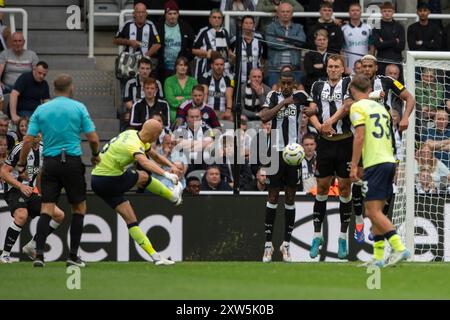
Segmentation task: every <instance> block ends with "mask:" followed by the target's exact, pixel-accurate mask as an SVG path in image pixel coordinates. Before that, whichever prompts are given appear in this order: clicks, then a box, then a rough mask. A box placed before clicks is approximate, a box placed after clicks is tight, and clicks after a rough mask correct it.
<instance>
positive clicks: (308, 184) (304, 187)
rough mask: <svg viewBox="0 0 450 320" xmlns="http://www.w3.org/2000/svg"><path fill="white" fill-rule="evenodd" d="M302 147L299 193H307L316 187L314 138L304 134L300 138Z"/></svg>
mask: <svg viewBox="0 0 450 320" xmlns="http://www.w3.org/2000/svg"><path fill="white" fill-rule="evenodd" d="M302 146H303V149H304V150H305V158H304V159H303V161H302V171H301V172H302V175H301V184H300V188H299V189H300V191H304V192H309V191H310V190H311V189H312V188H314V187H317V181H316V177H315V176H314V173H315V172H316V149H317V143H316V137H315V136H314V135H313V134H311V133H308V134H305V135H304V136H303V137H302Z"/></svg>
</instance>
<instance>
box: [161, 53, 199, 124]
mask: <svg viewBox="0 0 450 320" xmlns="http://www.w3.org/2000/svg"><path fill="white" fill-rule="evenodd" d="M188 70H189V61H188V60H187V58H185V57H179V58H178V59H177V61H176V62H175V71H176V72H175V74H174V75H173V76H170V77H168V78H167V79H166V81H165V82H164V92H165V93H166V99H167V102H168V103H169V106H170V123H175V118H176V114H177V108H178V107H179V105H180V104H182V103H183V102H184V101H186V100H188V99H190V98H191V95H192V88H193V87H194V86H195V85H197V80H195V79H194V78H193V77H191V76H189V74H188Z"/></svg>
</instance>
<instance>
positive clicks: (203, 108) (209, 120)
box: [174, 84, 221, 129]
mask: <svg viewBox="0 0 450 320" xmlns="http://www.w3.org/2000/svg"><path fill="white" fill-rule="evenodd" d="M204 97H205V91H204V88H203V86H202V85H201V84H198V85H196V86H194V88H192V99H191V100H187V101H185V102H183V103H182V104H181V105H180V106H179V108H178V109H177V118H176V122H175V126H174V128H175V129H176V128H178V127H179V126H181V125H182V124H183V123H185V121H186V116H187V113H188V110H189V109H191V108H198V109H200V112H201V119H202V120H203V122H204V123H205V124H207V125H208V126H209V127H211V128H213V129H215V128H219V129H220V128H221V126H220V122H219V119H217V115H216V112H215V111H214V109H213V108H211V107H210V106H208V105H206V104H205V98H204Z"/></svg>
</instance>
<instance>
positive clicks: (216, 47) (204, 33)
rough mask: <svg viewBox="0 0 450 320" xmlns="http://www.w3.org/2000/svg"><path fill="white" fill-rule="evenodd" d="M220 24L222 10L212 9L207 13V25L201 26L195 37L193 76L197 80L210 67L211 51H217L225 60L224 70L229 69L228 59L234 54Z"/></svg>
mask: <svg viewBox="0 0 450 320" xmlns="http://www.w3.org/2000/svg"><path fill="white" fill-rule="evenodd" d="M222 25H223V13H222V11H220V10H217V9H213V10H211V13H210V15H209V26H207V27H204V28H202V29H201V30H200V32H199V33H198V34H197V36H196V37H195V40H194V45H193V49H192V53H193V54H194V55H195V63H196V64H195V72H194V77H195V78H196V79H197V80H199V79H200V78H201V77H202V76H203V74H204V73H206V72H208V71H209V70H210V69H211V63H212V61H211V54H212V52H213V51H217V52H219V54H220V55H221V56H222V57H223V59H224V61H225V70H227V71H230V60H231V59H233V57H234V54H233V52H232V51H231V43H230V35H229V33H228V31H227V30H226V29H225V28H223V27H222Z"/></svg>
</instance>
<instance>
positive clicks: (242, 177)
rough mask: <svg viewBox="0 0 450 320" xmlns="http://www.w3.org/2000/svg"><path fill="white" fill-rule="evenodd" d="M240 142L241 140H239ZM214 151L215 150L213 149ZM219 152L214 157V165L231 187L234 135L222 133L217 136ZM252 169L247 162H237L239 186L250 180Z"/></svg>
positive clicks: (241, 186) (232, 181) (232, 179)
mask: <svg viewBox="0 0 450 320" xmlns="http://www.w3.org/2000/svg"><path fill="white" fill-rule="evenodd" d="M241 143H242V142H241ZM214 151H216V150H214ZM218 151H219V154H218V155H217V156H216V155H215V156H216V157H215V159H216V165H217V166H218V167H219V169H220V175H221V177H222V180H223V181H225V182H226V183H227V184H228V185H229V186H230V187H231V188H233V185H234V176H233V165H232V163H233V161H234V135H233V134H229V133H224V134H223V135H222V136H220V138H219V150H218ZM252 177H253V176H252V171H251V169H250V166H249V165H248V164H247V163H240V164H239V188H244V186H245V185H247V184H248V183H250V181H251V180H252Z"/></svg>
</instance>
